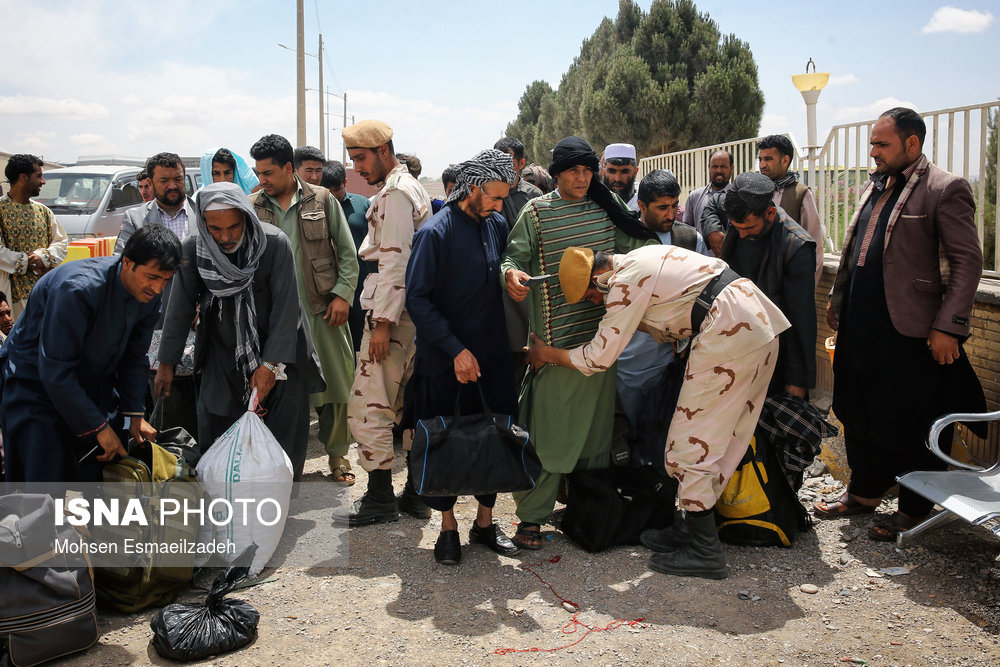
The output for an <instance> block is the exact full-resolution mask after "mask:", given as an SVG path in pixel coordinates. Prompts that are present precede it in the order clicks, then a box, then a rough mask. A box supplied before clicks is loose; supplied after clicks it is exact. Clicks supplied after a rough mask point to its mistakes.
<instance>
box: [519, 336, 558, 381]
mask: <svg viewBox="0 0 1000 667" xmlns="http://www.w3.org/2000/svg"><path fill="white" fill-rule="evenodd" d="M529 341H530V344H529V345H528V347H526V348H524V351H525V352H526V353H527V354H528V358H527V361H528V366H530V367H531V370H533V371H537V370H538V369H539V368H541V367H542V366H544V365H545V364H547V363H548V360H547V359H546V356H547V353H548V351H549V350H551V349H552V348H551V347H550V346H548V345H546V344H545V343H544V342H543V341H542V339H541V338H539V337H538V336H536V335H535V333H534V332H531V333H530V334H529Z"/></svg>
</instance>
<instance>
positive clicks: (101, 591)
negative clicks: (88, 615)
mask: <svg viewBox="0 0 1000 667" xmlns="http://www.w3.org/2000/svg"><path fill="white" fill-rule="evenodd" d="M129 452H130V455H129V456H127V457H125V458H123V459H119V460H118V461H115V462H114V463H110V464H108V465H106V466H105V467H104V482H105V487H104V490H105V494H106V496H107V497H108V498H113V497H116V496H117V497H119V498H120V500H121V502H122V503H125V502H126V501H127V500H128V499H130V498H140V499H141V500H142V505H143V513H144V514H145V516H146V521H147V524H148V525H146V526H141V525H127V526H100V527H98V526H93V527H92V529H91V530H92V534H93V536H94V537H95V538H98V539H100V540H102V541H109V542H115V543H117V544H122V543H124V541H125V540H126V539H131V540H134V541H135V542H137V543H174V542H188V541H190V542H194V541H197V540H198V531H199V524H198V522H196V521H191V522H190V523H188V524H185V522H184V516H183V514H177V515H169V516H166V517H164V520H163V521H161V517H160V512H159V506H160V502H161V501H162V500H163V499H171V500H176V501H177V502H178V503H180V504H181V505H182V506H185V505H186V506H197V505H199V504H200V503H201V501H202V490H201V486H200V485H199V484H198V481H197V480H196V479H195V477H194V475H193V474H192V472H191V469H190V467H189V465H188V464H187V461H186V460H185V459H184V458H183V457H179V456H177V455H176V454H174V453H173V452H170V451H168V450H167V449H165V448H163V447H160V446H159V445H157V444H155V443H152V442H144V443H135V442H130V443H129ZM136 559H137V560H138V562H137V563H136V564H134V565H131V566H126V565H121V566H118V567H100V568H98V569H97V596H98V598H99V599H100V600H101V601H102V602H104V603H107V604H109V605H110V606H112V607H114V608H115V609H117V610H118V611H121V612H124V613H132V612H136V611H139V610H140V609H144V608H146V607H151V606H154V607H162V606H163V605H165V604H169V603H170V602H173V600H174V598H175V597H176V596H177V594H178V593H179V592H180V591H181V590H183V589H184V587H185V586H187V584H188V582H189V581H191V577H192V576H193V574H194V554H191V553H189V552H184V553H179V554H171V555H169V563H168V564H167V563H166V561H165V557H164V556H163V555H161V554H158V553H151V554H142V555H141V556H136Z"/></svg>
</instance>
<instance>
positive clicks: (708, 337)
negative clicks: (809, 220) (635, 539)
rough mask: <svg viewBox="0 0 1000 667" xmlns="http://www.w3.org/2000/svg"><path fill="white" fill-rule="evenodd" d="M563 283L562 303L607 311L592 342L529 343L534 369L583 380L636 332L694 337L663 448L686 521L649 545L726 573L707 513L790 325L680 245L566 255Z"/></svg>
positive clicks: (651, 535) (667, 558) (754, 415)
mask: <svg viewBox="0 0 1000 667" xmlns="http://www.w3.org/2000/svg"><path fill="white" fill-rule="evenodd" d="M559 282H560V285H561V286H562V290H563V293H564V295H565V297H566V300H567V302H569V303H575V302H577V301H580V300H581V299H588V300H589V301H591V302H593V303H595V304H600V303H602V302H603V303H604V305H605V307H606V308H607V312H606V314H605V315H604V317H603V319H602V320H601V323H600V325H599V326H598V329H597V334H596V335H595V336H594V339H593V340H591V341H590V342H589V343H586V344H584V345H582V346H580V347H577V348H574V349H572V350H562V349H558V348H553V347H549V346H547V345H545V344H543V343H542V342H541V340H540V339H537V338H536V337H534V336H532V345H531V348H530V349H529V352H528V360H529V363H530V364H531V366H532V368H535V369H537V368H540V367H541V366H544V365H545V364H546V363H552V364H557V365H559V366H564V367H567V368H575V369H577V370H578V371H580V372H581V373H583V374H584V375H591V374H593V373H595V372H598V371H603V370H605V369H607V368H610V367H611V366H612V364H613V363H614V361H615V359H616V358H617V357H618V355H619V354H621V352H622V350H624V349H625V346H626V345H627V344H628V342H629V339H631V337H632V335H633V334H634V333H635V332H636V330H639V331H645V332H646V333H648V334H650V335H651V336H653V338H654V339H655V340H656V341H657V342H667V341H671V342H674V343H679V342H680V341H683V340H684V339H687V338H691V344H690V353H689V356H688V361H687V365H686V368H685V376H684V384H683V386H682V388H681V393H680V397H679V399H678V402H677V408H676V411H675V413H674V416H673V418H672V420H671V422H670V432H669V435H668V437H667V443H666V449H665V453H664V463H665V465H666V469H667V470H668V471H669V472H670V474H671V475H672V476H673V477H674V478H676V479H677V481H678V485H679V488H678V498H679V503H680V508H681V509H682V510H684V511H685V516H684V517H682V518H679V519H678V520H675V521H674V523H673V525H671V526H669V527H668V528H666V529H664V530H662V531H658V530H653V531H645V532H644V533H643V535H642V541H643V543H644V544H646V546H649V547H650V548H651V549H653V550H654V551H657V552H658V553H655V554H653V557H652V558H651V559H650V567H651V568H652V569H654V570H656V571H658V572H663V573H665V574H675V575H680V576H698V577H705V578H711V579H722V578H725V577H726V576H728V568H727V566H726V554H725V551H724V550H723V548H722V544H721V542H719V538H718V536H717V534H716V532H715V517H714V514H713V512H712V509H713V508H714V506H715V503H716V501H717V500H718V498H719V496H720V495H721V493H722V490H723V489H724V488H725V486H726V482H727V480H728V479H729V477H731V476H732V474H733V471H735V470H736V467H737V465H738V464H739V462H740V459H742V458H743V454H744V453H745V452H746V449H747V446H748V445H749V442H750V437H751V436H752V435H753V431H754V428H755V427H756V425H757V419H758V417H759V416H760V410H761V407H762V406H763V404H764V398H765V395H766V392H767V385H768V383H769V382H770V379H771V374H772V372H773V371H774V362H775V361H776V359H777V353H778V338H777V337H778V334H780V333H781V332H782V331H784V330H785V329H787V328H788V327H789V323H788V320H787V319H785V317H784V315H782V314H781V311H780V310H778V308H777V307H776V306H775V305H774V304H773V303H771V302H770V301H769V300H768V299H767V297H766V296H764V294H763V293H762V292H760V291H759V290H758V289H757V287H756V286H755V285H754V284H753V282H751V281H750V280H748V279H746V278H740V277H739V276H738V275H737V274H736V273H734V272H733V271H732V270H731V269H729V268H728V267H727V266H726V263H725V262H723V261H721V260H718V259H714V258H711V257H705V256H703V255H699V254H697V253H694V252H690V251H688V250H685V249H683V248H678V247H665V246H646V247H643V248H639V249H638V250H633V251H632V252H630V253H628V254H627V255H607V254H605V253H601V252H599V253H597V255H596V256H595V255H594V254H593V253H592V252H591V251H590V250H589V249H587V248H569V249H567V250H566V252H565V253H564V255H563V259H562V262H561V263H560V266H559Z"/></svg>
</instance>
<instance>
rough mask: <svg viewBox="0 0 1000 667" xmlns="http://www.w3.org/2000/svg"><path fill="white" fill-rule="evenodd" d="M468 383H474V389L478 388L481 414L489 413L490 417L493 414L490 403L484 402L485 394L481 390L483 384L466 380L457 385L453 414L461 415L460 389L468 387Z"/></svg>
mask: <svg viewBox="0 0 1000 667" xmlns="http://www.w3.org/2000/svg"><path fill="white" fill-rule="evenodd" d="M469 384H474V385H476V389H478V390H479V400H480V401H481V402H482V404H483V414H484V415H489V416H490V417H492V416H493V410H491V409H490V404H489V403H487V402H486V394H485V393H484V392H483V385H481V384H479V382H478V381H477V382H471V383H469V382H467V383H465V384H460V385H459V386H458V397H457V398H455V411H454V413H453V414H454V415H455V417H461V416H462V390H463V389H465V388H466V387H468V386H469Z"/></svg>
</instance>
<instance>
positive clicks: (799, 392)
mask: <svg viewBox="0 0 1000 667" xmlns="http://www.w3.org/2000/svg"><path fill="white" fill-rule="evenodd" d="M785 393H786V394H791V395H792V396H798V397H799V398H805V397H806V388H805V387H796V386H794V385H790V384H786V385H785Z"/></svg>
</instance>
